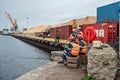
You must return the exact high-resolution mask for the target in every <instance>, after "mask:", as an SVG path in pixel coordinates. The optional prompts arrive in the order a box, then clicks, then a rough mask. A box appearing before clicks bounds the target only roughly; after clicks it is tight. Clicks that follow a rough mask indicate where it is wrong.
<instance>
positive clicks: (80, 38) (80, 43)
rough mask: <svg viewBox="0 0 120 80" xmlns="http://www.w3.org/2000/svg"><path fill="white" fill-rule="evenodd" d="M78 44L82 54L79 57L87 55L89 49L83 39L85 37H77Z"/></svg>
mask: <svg viewBox="0 0 120 80" xmlns="http://www.w3.org/2000/svg"><path fill="white" fill-rule="evenodd" d="M76 42H77V43H78V44H79V46H80V53H79V55H82V54H86V52H87V48H86V42H85V41H84V39H83V36H82V35H81V34H79V35H77V37H76Z"/></svg>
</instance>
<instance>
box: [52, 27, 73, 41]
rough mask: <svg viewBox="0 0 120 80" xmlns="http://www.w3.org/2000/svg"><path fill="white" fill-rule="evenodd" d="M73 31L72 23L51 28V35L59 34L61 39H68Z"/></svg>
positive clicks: (53, 36)
mask: <svg viewBox="0 0 120 80" xmlns="http://www.w3.org/2000/svg"><path fill="white" fill-rule="evenodd" d="M71 33H72V25H67V26H61V27H54V28H50V37H51V38H55V37H56V36H57V35H59V37H60V39H67V38H68V37H69V36H70V34H71Z"/></svg>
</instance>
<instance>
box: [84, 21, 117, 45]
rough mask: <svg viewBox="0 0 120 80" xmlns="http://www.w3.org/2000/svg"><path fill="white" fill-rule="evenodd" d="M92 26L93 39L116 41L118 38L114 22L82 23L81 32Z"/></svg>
mask: <svg viewBox="0 0 120 80" xmlns="http://www.w3.org/2000/svg"><path fill="white" fill-rule="evenodd" d="M90 26H92V27H94V28H95V30H96V38H95V40H100V41H102V42H103V43H116V41H117V38H118V36H119V35H118V25H117V23H115V22H108V23H96V24H88V25H83V33H84V31H85V29H86V28H87V27H90Z"/></svg>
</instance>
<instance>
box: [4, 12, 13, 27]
mask: <svg viewBox="0 0 120 80" xmlns="http://www.w3.org/2000/svg"><path fill="white" fill-rule="evenodd" d="M5 14H6V15H7V17H8V18H9V20H10V22H11V24H12V26H13V27H14V26H15V24H14V22H13V20H12V18H11V16H10V14H8V13H7V12H5Z"/></svg>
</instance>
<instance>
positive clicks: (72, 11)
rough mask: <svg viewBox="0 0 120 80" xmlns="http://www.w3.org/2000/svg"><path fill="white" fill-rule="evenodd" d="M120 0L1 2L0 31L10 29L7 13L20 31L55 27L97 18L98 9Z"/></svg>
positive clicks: (5, 0) (12, 0)
mask: <svg viewBox="0 0 120 80" xmlns="http://www.w3.org/2000/svg"><path fill="white" fill-rule="evenodd" d="M117 1H120V0H0V30H2V29H3V28H10V26H12V25H11V23H10V21H9V20H8V18H7V16H6V14H5V11H7V12H8V13H10V15H11V17H12V19H13V20H15V19H17V23H18V26H19V29H22V28H27V19H26V17H28V26H29V28H30V27H33V26H38V25H44V24H45V25H54V24H57V23H61V22H65V21H69V20H72V19H74V18H82V17H85V16H96V10H97V7H100V6H103V5H106V4H110V3H113V2H117Z"/></svg>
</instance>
